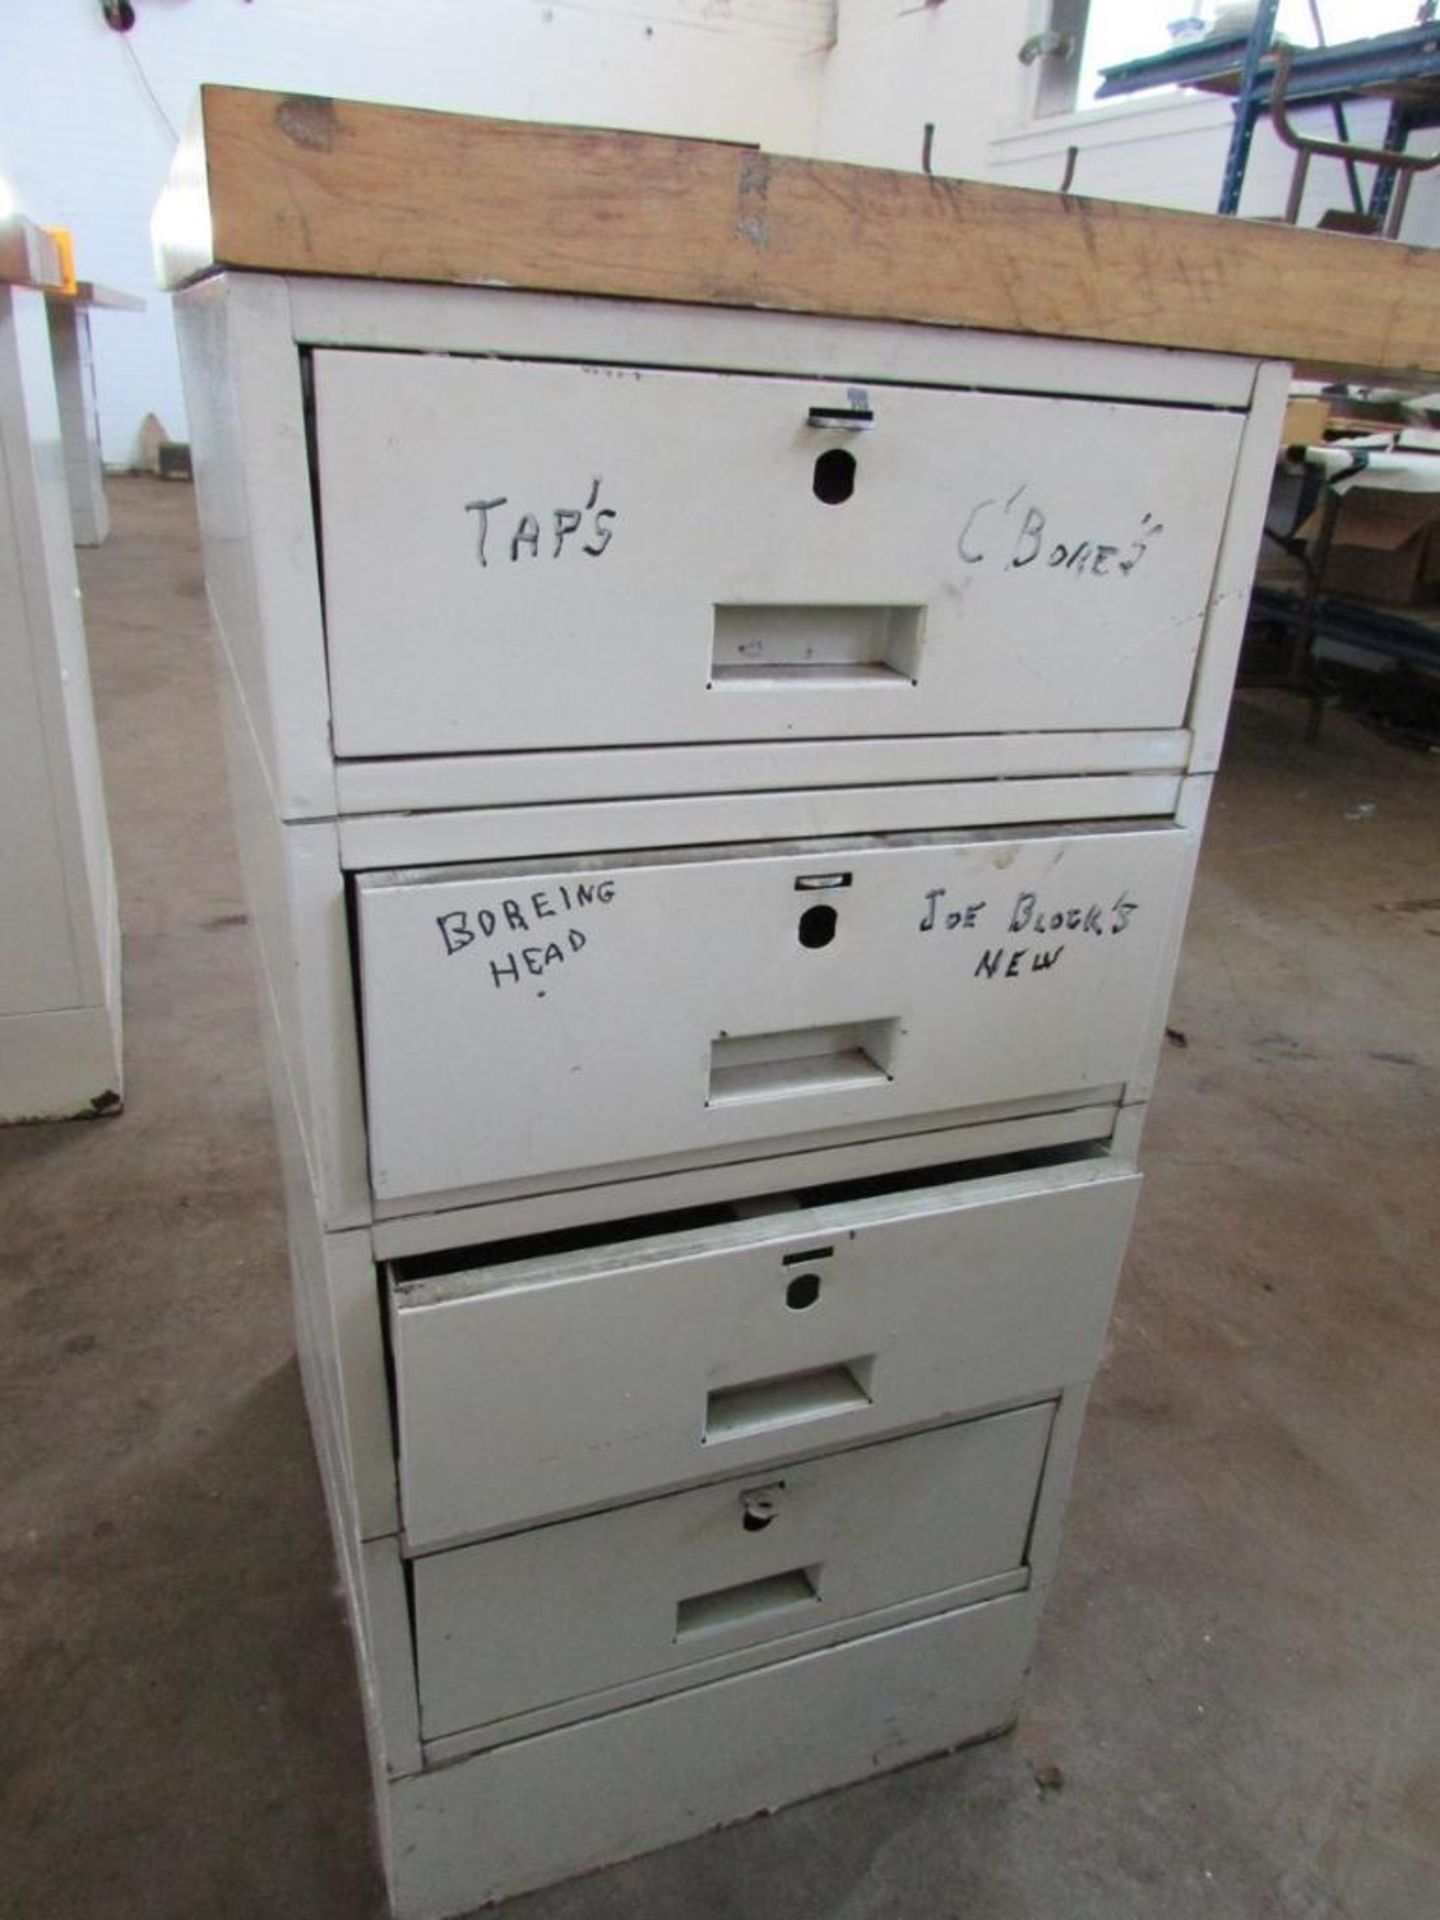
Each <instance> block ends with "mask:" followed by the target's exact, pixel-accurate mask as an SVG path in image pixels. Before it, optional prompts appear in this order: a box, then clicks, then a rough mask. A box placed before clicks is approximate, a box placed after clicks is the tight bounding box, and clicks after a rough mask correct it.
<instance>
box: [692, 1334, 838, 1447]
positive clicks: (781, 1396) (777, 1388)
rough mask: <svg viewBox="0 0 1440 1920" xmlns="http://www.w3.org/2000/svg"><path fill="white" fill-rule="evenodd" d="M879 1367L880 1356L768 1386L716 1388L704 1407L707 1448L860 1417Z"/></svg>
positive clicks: (783, 1377)
mask: <svg viewBox="0 0 1440 1920" xmlns="http://www.w3.org/2000/svg"><path fill="white" fill-rule="evenodd" d="M874 1367H875V1356H874V1355H873V1354H866V1355H865V1356H864V1357H863V1358H862V1359H858V1360H841V1361H838V1362H837V1363H836V1364H834V1365H833V1366H828V1367H812V1368H809V1369H807V1370H806V1371H805V1372H803V1373H785V1374H775V1375H772V1376H771V1377H770V1378H769V1379H768V1380H746V1381H743V1382H741V1383H740V1384H739V1385H738V1386H733V1387H716V1388H715V1389H714V1390H713V1391H712V1392H711V1393H710V1394H708V1395H707V1397H706V1401H705V1434H704V1438H705V1440H706V1443H707V1444H708V1443H710V1442H711V1441H715V1440H741V1439H748V1438H749V1437H750V1435H752V1434H756V1433H769V1432H772V1431H773V1430H774V1429H776V1428H777V1427H790V1426H796V1425H798V1424H799V1423H800V1422H802V1421H806V1420H823V1419H827V1418H829V1417H830V1416H831V1415H832V1414H839V1413H855V1412H857V1411H858V1410H859V1409H860V1408H862V1407H868V1406H869V1405H870V1403H871V1397H872V1396H871V1393H870V1380H871V1375H872V1373H873V1372H874Z"/></svg>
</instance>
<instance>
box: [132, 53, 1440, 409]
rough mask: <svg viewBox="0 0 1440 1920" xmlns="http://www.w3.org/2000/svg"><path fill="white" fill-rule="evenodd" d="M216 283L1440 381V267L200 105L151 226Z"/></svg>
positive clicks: (1243, 228) (754, 156)
mask: <svg viewBox="0 0 1440 1920" xmlns="http://www.w3.org/2000/svg"><path fill="white" fill-rule="evenodd" d="M155 231H156V244H157V253H158V257H159V264H160V270H161V274H162V278H163V280H164V282H165V284H167V285H169V286H176V285H179V284H182V283H183V282H184V281H186V280H188V279H191V278H193V277H195V276H197V275H199V274H202V273H204V272H206V271H209V270H210V269H212V268H215V267H235V268H255V269H265V270H270V271H274V272H284V273H317V274H335V275H349V276H360V277H364V278H380V279H394V280H414V281H440V282H451V283H457V282H458V283H470V284H483V285H491V286H495V285H499V286H513V287H524V288H529V289H535V290H543V291H551V292H565V293H591V294H609V295H619V296H628V297H633V298H641V299H653V300H675V301H690V302H703V303H707V304H713V305H719V306H737V307H765V308H774V309H779V310H784V311H791V312H799V313H812V314H841V315H850V316H860V317H865V318H871V319H884V320H901V321H919V322H929V323H932V324H939V325H943V326H966V327H978V328H985V329H991V330H997V331H1002V332H1009V333H1025V334H1046V335H1052V336H1055V337H1062V338H1078V339H1087V340H1104V341H1116V342H1124V343H1128V344H1134V345H1145V346H1169V347H1184V348H1195V349H1199V350H1202V351H1210V352H1220V353H1236V354H1243V355H1247V356H1250V357H1273V358H1279V359H1287V360H1293V361H1299V362H1303V363H1307V364H1309V365H1312V366H1316V367H1324V368H1334V369H1355V370H1361V369H1365V370H1373V371H1385V372H1389V373H1391V374H1393V375H1396V376H1405V375H1411V376H1413V375H1418V374H1422V373H1437V372H1440V252H1434V251H1431V250H1429V249H1425V248H1418V247H1408V246H1404V245H1401V244H1398V243H1396V242H1393V241H1385V240H1374V239H1366V238H1356V237H1354V236H1351V235H1344V234H1335V233H1320V232H1315V231H1297V230H1295V229H1292V228H1288V227H1283V226H1279V225H1273V224H1270V223H1266V222H1257V221H1244V220H1234V219H1220V218H1218V217H1215V216H1212V215H1208V214H1193V213H1176V212H1172V211H1168V210H1162V209H1159V208H1153V207H1144V206H1134V205H1128V204H1119V203H1116V202H1111V201H1104V200H1090V199H1083V198H1080V197H1077V196H1074V195H1062V194H1057V193H1042V192H1034V191H1031V190H1028V189H1021V188H1015V187H1002V186H993V185H990V184H987V183H983V182H977V181H969V180H944V179H937V178H931V177H928V176H926V175H924V174H918V173H892V172H886V171H883V170H880V169H876V168H870V167H857V166H849V165H840V164H837V163H835V162H832V161H820V160H800V159H786V158H781V157H777V156H772V155H769V154H765V153H762V152H760V151H759V150H758V149H755V148H752V147H744V146H734V145H726V144H723V143H720V142H716V141H708V140H682V139H672V138H668V137H664V136H659V135H653V134H631V133H611V132H602V131H594V130H586V129H583V128H571V127H553V126H544V125H538V124H530V123H521V122H515V121H504V120H483V119H474V118H470V117H468V116H465V115H459V114H442V113H431V112H423V111H419V110H415V109H410V108H402V107H388V106H369V105H360V104H356V103H352V102H347V101H337V100H329V99H319V98H312V97H295V96H285V95H280V94H274V93H264V92H256V91H249V90H243V89H236V88H225V87H207V88H205V89H204V90H203V93H202V99H201V105H200V111H199V114H198V115H197V119H196V122H195V126H194V129H193V131H192V134H191V135H190V136H188V137H187V141H186V143H185V144H184V145H183V146H182V148H181V151H180V153H179V154H178V155H177V158H176V165H175V169H174V171H173V173H172V177H171V183H170V186H169V187H168V188H167V190H166V193H165V195H164V197H163V198H162V201H161V203H160V206H159V207H158V208H157V212H156V230H155Z"/></svg>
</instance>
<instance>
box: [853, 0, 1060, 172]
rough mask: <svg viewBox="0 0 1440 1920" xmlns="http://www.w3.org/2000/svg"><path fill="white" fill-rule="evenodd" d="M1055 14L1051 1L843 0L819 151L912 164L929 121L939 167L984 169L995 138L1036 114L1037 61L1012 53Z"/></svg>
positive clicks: (868, 162) (883, 164) (881, 164)
mask: <svg viewBox="0 0 1440 1920" xmlns="http://www.w3.org/2000/svg"><path fill="white" fill-rule="evenodd" d="M1049 13H1050V8H1049V0H940V4H936V5H926V3H925V0H839V19H838V32H837V37H836V42H835V47H834V49H833V51H832V52H831V54H830V56H829V58H828V59H827V60H826V62H825V74H824V81H823V90H822V94H821V100H820V111H819V117H818V124H817V131H816V151H817V152H818V153H820V154H822V155H824V156H825V157H826V158H827V159H833V160H858V161H862V162H864V163H865V164H866V165H869V166H877V167H911V168H916V167H918V166H919V165H920V155H921V145H922V141H923V139H924V134H925V124H926V122H927V121H929V122H931V123H933V125H934V127H935V142H934V148H933V153H932V165H933V167H934V170H935V172H936V173H947V174H962V175H970V176H975V175H984V174H985V173H986V172H987V170H988V152H989V145H990V142H991V140H992V139H994V138H995V136H996V135H997V134H999V133H1000V132H1002V131H1003V130H1005V129H1006V128H1009V127H1013V126H1015V125H1017V124H1018V123H1020V122H1022V121H1025V120H1028V118H1029V116H1030V111H1031V103H1032V101H1033V99H1034V89H1035V69H1034V68H1032V67H1022V66H1021V64H1020V62H1019V60H1018V59H1017V57H1016V55H1017V53H1018V50H1019V47H1020V43H1021V41H1022V40H1024V39H1025V38H1026V36H1027V35H1028V34H1030V33H1033V32H1034V31H1036V29H1037V28H1039V27H1042V26H1044V25H1045V23H1046V21H1047V20H1048V18H1049Z"/></svg>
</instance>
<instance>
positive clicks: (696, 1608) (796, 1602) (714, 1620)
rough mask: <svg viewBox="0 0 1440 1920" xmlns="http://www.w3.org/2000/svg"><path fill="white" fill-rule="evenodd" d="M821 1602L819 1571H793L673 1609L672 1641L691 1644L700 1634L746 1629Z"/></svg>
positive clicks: (705, 1595)
mask: <svg viewBox="0 0 1440 1920" xmlns="http://www.w3.org/2000/svg"><path fill="white" fill-rule="evenodd" d="M819 1599H820V1569H819V1568H818V1567H796V1568H794V1569H793V1570H792V1571H791V1572H789V1573H772V1574H768V1575H766V1577H765V1578H764V1579H761V1580H744V1581H741V1583H740V1584H739V1585H738V1586H734V1587H719V1588H717V1589H716V1591H715V1592H714V1593H697V1594H696V1595H694V1597H693V1598H691V1599H689V1600H682V1601H681V1602H680V1604H679V1605H678V1606H677V1607H676V1609H675V1638H676V1640H677V1641H679V1640H694V1639H696V1638H698V1637H699V1636H700V1635H701V1634H710V1633H723V1632H724V1631H725V1630H726V1629H727V1628H729V1627H748V1626H751V1625H753V1623H754V1622H755V1621H757V1620H763V1619H766V1618H768V1617H769V1616H770V1615H772V1614H777V1613H791V1612H793V1611H794V1610H795V1609H796V1608H797V1607H813V1606H815V1605H817V1604H818V1602H819Z"/></svg>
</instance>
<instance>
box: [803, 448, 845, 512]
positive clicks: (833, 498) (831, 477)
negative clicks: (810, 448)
mask: <svg viewBox="0 0 1440 1920" xmlns="http://www.w3.org/2000/svg"><path fill="white" fill-rule="evenodd" d="M813 485H814V489H815V498H816V499H817V500H823V501H824V503H825V505H826V506H827V507H838V506H841V505H843V504H844V502H845V501H846V500H848V499H849V498H850V496H851V494H852V493H854V491H855V456H854V454H853V453H850V452H849V451H848V450H847V449H846V448H844V447H830V448H828V449H827V450H826V451H825V452H824V453H822V454H820V455H819V456H818V458H817V459H816V461H815V479H814V482H813Z"/></svg>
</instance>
